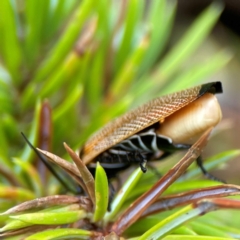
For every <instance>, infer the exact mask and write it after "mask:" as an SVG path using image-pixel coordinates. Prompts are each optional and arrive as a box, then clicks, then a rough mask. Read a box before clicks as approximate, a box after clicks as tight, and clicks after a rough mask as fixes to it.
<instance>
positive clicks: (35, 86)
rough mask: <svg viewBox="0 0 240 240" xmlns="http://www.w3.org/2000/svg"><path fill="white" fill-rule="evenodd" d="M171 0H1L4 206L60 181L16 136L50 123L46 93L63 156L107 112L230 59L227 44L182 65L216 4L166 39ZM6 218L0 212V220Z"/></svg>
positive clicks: (187, 82)
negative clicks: (43, 170) (42, 167)
mask: <svg viewBox="0 0 240 240" xmlns="http://www.w3.org/2000/svg"><path fill="white" fill-rule="evenodd" d="M176 8H177V4H176V1H165V0H158V1H151V2H149V1H143V0H141V1H139V0H131V1H110V0H100V1H93V0H88V1H77V0H68V1H54V0H52V1H51V0H41V1H32V0H26V1H17V0H16V1H10V0H6V1H1V2H0V36H1V37H0V146H1V147H0V163H1V164H0V165H1V166H0V171H1V172H0V173H1V174H0V196H1V198H2V199H1V204H0V209H1V211H4V210H6V209H8V208H9V207H12V206H14V205H15V204H17V203H20V202H23V201H26V200H30V199H34V198H36V197H41V196H43V195H51V194H53V193H54V194H55V193H58V190H59V188H60V187H59V185H58V183H57V182H56V180H55V179H53V178H52V177H49V178H48V179H47V182H45V183H44V184H43V182H42V179H41V177H42V176H41V173H40V170H39V169H38V167H37V166H36V164H35V163H36V160H35V158H36V157H35V156H34V154H33V153H32V151H31V150H30V149H29V147H28V146H26V144H25V143H24V141H23V139H22V137H21V135H20V132H21V131H22V132H24V133H25V134H26V135H27V136H28V138H29V140H30V141H31V142H32V143H33V144H34V145H35V146H38V144H40V143H39V142H41V141H40V140H39V138H40V135H41V132H44V130H43V129H45V127H46V126H45V125H47V124H44V121H43V120H42V118H41V116H42V115H41V114H42V113H41V111H42V109H43V107H42V106H43V102H44V99H48V101H49V104H50V106H51V107H52V113H51V114H52V123H49V127H48V128H47V127H46V129H47V130H46V131H47V134H49V135H52V141H50V143H49V148H50V149H51V151H52V152H54V153H58V155H60V154H64V151H63V148H62V147H61V146H62V142H63V141H66V142H68V143H70V144H71V145H72V146H73V147H74V149H75V150H76V149H79V147H80V146H81V145H82V144H83V143H84V141H85V140H86V139H87V138H88V137H89V135H90V134H91V133H93V132H94V131H95V130H96V129H98V128H99V127H101V126H102V125H104V124H105V123H106V122H108V121H109V120H111V119H112V118H113V117H116V116H118V115H120V114H121V113H124V112H125V111H127V110H128V109H130V108H132V107H135V106H137V105H139V104H141V103H143V102H145V101H147V100H149V99H151V98H153V97H156V96H160V95H161V94H163V93H169V92H173V91H176V90H179V89H183V88H186V87H189V86H192V85H194V84H197V83H199V82H201V81H203V80H204V79H206V78H208V77H209V76H211V75H213V74H214V73H215V72H217V71H218V70H219V69H221V68H223V67H224V66H225V65H226V64H227V62H228V61H229V60H230V58H231V56H230V55H229V53H228V52H226V51H225V50H224V49H223V50H221V51H219V52H216V54H214V55H213V56H212V57H211V59H209V60H208V61H205V62H204V63H202V62H197V63H196V62H193V63H192V64H191V65H190V66H189V67H188V68H186V66H185V64H186V62H188V63H189V60H190V59H191V57H192V56H193V55H194V52H195V51H196V50H197V49H198V47H199V46H200V45H201V44H203V43H204V40H205V39H206V38H207V36H208V34H209V33H210V31H211V30H212V28H213V27H214V24H215V23H216V21H217V19H218V18H219V15H220V14H221V10H222V6H221V5H219V4H212V5H210V6H209V7H208V8H207V9H206V10H205V11H204V12H202V13H201V15H200V16H197V18H196V20H195V21H194V22H193V23H192V25H191V26H189V28H188V29H187V30H186V31H185V32H184V33H183V34H182V37H181V38H180V39H178V41H176V42H175V43H174V45H173V46H171V45H169V37H170V34H171V30H172V27H173V25H174V17H175V12H176ZM49 112H51V110H49ZM49 114H50V113H49ZM51 142H52V143H51ZM48 150H49V149H48ZM231 155H232V153H229V156H231ZM233 155H234V154H233ZM224 156H225V155H224ZM193 174H194V173H193ZM150 183H151V181H150V182H149V184H150ZM141 187H142V189H144V187H145V186H144V184H143V185H141ZM146 187H149V186H146ZM181 187H182V186H181ZM136 190H137V189H136ZM132 194H133V195H134V192H132ZM68 210H69V209H68ZM54 211H55V210H53V211H52V212H54ZM59 211H61V210H59ZM119 211H120V210H119ZM99 214H100V215H99V216H101V213H99ZM83 215H84V214H83V213H82V212H81V213H79V212H78V214H76V213H73V214H72V215H71V214H69V218H71V219H79V217H82V216H83ZM99 216H95V217H96V218H98V217H99ZM44 217H45V218H44V219H47V218H48V217H49V216H48V215H45V216H44ZM54 217H55V215H54V214H53V215H51V217H50V218H52V219H54ZM101 217H102V216H101ZM63 219H64V215H63ZM5 220H6V219H5V217H0V221H1V224H4V223H5ZM18 220H21V219H20V218H19V219H18ZM31 221H33V218H31ZM185 230H186V229H185ZM185 232H187V230H186V231H185ZM52 234H53V233H52ZM82 234H83V235H84V234H86V235H88V233H85V232H83V233H82Z"/></svg>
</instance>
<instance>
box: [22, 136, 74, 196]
mask: <svg viewBox="0 0 240 240" xmlns="http://www.w3.org/2000/svg"><path fill="white" fill-rule="evenodd" d="M21 134H22V136H23V138H24V140H25V141H26V143H27V144H28V146H29V147H30V148H31V149H32V150H33V151H34V152H35V154H36V155H37V156H38V157H39V159H40V160H41V161H42V162H43V164H44V165H45V166H46V168H47V169H48V170H49V171H50V172H51V173H52V174H53V176H54V177H55V178H56V179H57V180H58V181H59V183H60V184H61V185H62V186H63V187H64V188H65V190H66V191H69V192H72V193H73V194H78V193H79V191H76V190H74V189H72V188H70V187H69V185H68V184H67V183H66V182H65V181H64V180H63V179H62V178H61V176H60V174H58V173H57V171H56V170H55V169H54V167H53V166H52V165H51V164H50V163H49V161H48V160H47V159H46V158H45V156H44V155H43V154H41V153H40V152H39V151H38V150H37V149H36V148H35V147H34V146H33V145H32V144H31V142H30V141H29V140H28V139H27V137H26V136H25V134H24V133H23V132H21ZM62 173H63V174H64V175H66V173H65V172H63V171H62ZM70 185H71V184H70ZM75 185H76V184H75Z"/></svg>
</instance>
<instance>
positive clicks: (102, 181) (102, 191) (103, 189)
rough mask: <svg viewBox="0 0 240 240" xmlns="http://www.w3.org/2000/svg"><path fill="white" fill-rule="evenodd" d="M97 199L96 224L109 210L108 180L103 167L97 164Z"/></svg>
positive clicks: (94, 218) (94, 217)
mask: <svg viewBox="0 0 240 240" xmlns="http://www.w3.org/2000/svg"><path fill="white" fill-rule="evenodd" d="M95 197H96V206H95V212H94V216H93V220H94V222H97V221H99V220H101V219H102V218H103V216H104V215H105V213H106V211H107V208H108V198H109V192H108V179H107V175H106V173H105V171H104V169H103V167H102V166H101V165H100V164H99V163H97V167H96V172H95Z"/></svg>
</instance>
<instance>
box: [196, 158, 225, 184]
mask: <svg viewBox="0 0 240 240" xmlns="http://www.w3.org/2000/svg"><path fill="white" fill-rule="evenodd" d="M196 162H197V165H198V166H199V167H200V169H201V171H202V173H203V174H204V176H205V177H206V178H208V179H211V180H214V181H217V182H222V183H226V182H225V181H223V180H221V179H219V178H217V177H215V176H213V175H212V174H210V173H209V172H208V171H207V170H206V169H205V167H204V166H203V160H202V157H201V156H199V157H198V158H197V159H196Z"/></svg>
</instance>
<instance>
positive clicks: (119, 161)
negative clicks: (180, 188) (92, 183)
mask: <svg viewBox="0 0 240 240" xmlns="http://www.w3.org/2000/svg"><path fill="white" fill-rule="evenodd" d="M158 127H159V123H156V124H154V125H152V126H151V128H147V129H145V130H144V131H141V132H140V133H138V134H135V135H132V136H131V137H129V138H128V139H126V140H124V141H122V142H121V143H119V144H117V145H115V146H114V147H112V148H110V149H108V150H107V151H105V152H103V153H102V154H100V155H99V156H98V157H97V158H96V161H98V162H100V163H101V165H102V167H103V168H104V169H105V171H106V174H107V176H108V178H113V177H116V175H117V174H118V173H119V172H120V171H122V170H125V169H127V168H128V167H129V166H131V165H132V164H134V163H135V164H138V165H139V166H140V168H141V170H142V171H143V172H146V171H147V168H146V163H147V161H152V160H162V159H164V158H165V157H167V156H169V155H170V154H172V153H174V152H177V151H180V150H186V149H189V148H190V147H191V145H189V144H174V143H173V142H172V140H171V139H170V138H168V137H165V136H162V135H158V134H156V132H155V129H156V128H158ZM200 162H201V160H200ZM95 168H96V164H95V163H90V164H88V169H89V170H90V171H91V172H92V174H93V175H94V173H95ZM205 172H206V170H205V169H204V173H205Z"/></svg>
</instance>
